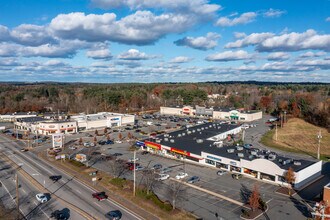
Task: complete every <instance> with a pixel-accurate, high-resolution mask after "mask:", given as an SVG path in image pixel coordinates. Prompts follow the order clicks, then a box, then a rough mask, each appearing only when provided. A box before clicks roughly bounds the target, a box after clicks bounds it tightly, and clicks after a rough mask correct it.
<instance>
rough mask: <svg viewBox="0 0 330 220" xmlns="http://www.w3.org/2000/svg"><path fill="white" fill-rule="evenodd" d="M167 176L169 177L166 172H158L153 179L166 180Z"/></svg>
mask: <svg viewBox="0 0 330 220" xmlns="http://www.w3.org/2000/svg"><path fill="white" fill-rule="evenodd" d="M168 178H170V175H168V174H159V176H157V177H156V178H155V180H158V181H162V180H167V179H168Z"/></svg>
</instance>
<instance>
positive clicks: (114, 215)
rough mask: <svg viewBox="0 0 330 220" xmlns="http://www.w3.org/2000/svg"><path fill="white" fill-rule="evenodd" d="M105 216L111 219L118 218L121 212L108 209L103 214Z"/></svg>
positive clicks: (117, 219)
mask: <svg viewBox="0 0 330 220" xmlns="http://www.w3.org/2000/svg"><path fill="white" fill-rule="evenodd" d="M105 217H106V218H107V219H111V220H119V219H121V217H122V213H121V212H120V211H119V210H115V211H110V212H108V213H107V214H105Z"/></svg>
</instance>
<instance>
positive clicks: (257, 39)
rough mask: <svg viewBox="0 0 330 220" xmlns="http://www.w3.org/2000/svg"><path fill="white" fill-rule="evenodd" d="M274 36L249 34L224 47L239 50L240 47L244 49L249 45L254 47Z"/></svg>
mask: <svg viewBox="0 0 330 220" xmlns="http://www.w3.org/2000/svg"><path fill="white" fill-rule="evenodd" d="M274 35H275V34H273V33H269V32H265V33H253V34H250V35H248V36H246V37H244V38H243V39H240V40H237V41H235V42H230V43H227V44H226V45H225V48H240V47H246V46H249V45H256V44H259V43H261V42H263V41H264V40H265V39H268V38H270V37H272V36H274Z"/></svg>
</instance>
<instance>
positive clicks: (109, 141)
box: [105, 140, 114, 144]
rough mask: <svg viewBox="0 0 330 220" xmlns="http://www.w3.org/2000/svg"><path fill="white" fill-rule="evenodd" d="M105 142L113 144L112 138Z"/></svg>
mask: <svg viewBox="0 0 330 220" xmlns="http://www.w3.org/2000/svg"><path fill="white" fill-rule="evenodd" d="M105 144H114V143H113V141H112V140H107V141H106V142H105Z"/></svg>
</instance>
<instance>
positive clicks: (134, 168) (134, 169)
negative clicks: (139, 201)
mask: <svg viewBox="0 0 330 220" xmlns="http://www.w3.org/2000/svg"><path fill="white" fill-rule="evenodd" d="M135 157H136V150H134V156H133V196H135V181H136V179H135V178H136V176H135V171H136V167H135V164H136V162H135Z"/></svg>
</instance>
